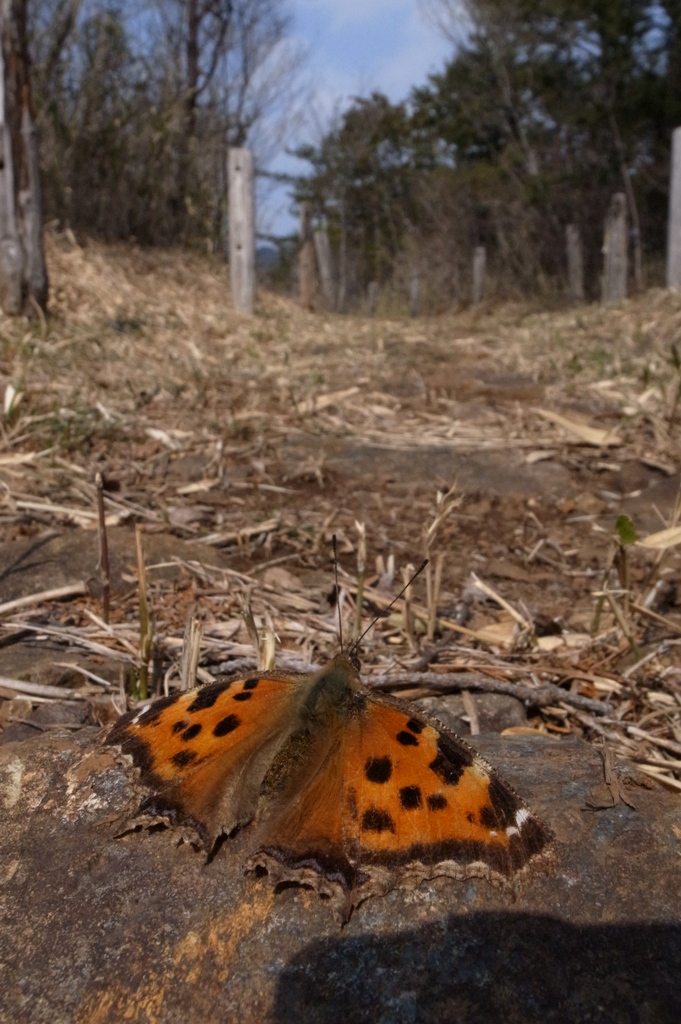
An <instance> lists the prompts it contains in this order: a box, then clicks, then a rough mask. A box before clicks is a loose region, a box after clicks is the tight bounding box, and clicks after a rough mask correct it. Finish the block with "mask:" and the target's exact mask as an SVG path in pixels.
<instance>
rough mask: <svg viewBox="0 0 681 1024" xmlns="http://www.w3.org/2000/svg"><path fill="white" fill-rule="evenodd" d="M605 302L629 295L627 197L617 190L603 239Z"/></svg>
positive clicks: (612, 301)
mask: <svg viewBox="0 0 681 1024" xmlns="http://www.w3.org/2000/svg"><path fill="white" fill-rule="evenodd" d="M603 256H604V263H603V303H604V304H608V303H614V302H621V301H622V299H626V297H627V198H626V196H625V194H624V192H616V193H615V195H614V196H613V197H612V200H611V202H610V209H609V210H608V214H607V217H606V218H605V237H604V241H603Z"/></svg>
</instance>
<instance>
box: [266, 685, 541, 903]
mask: <svg viewBox="0 0 681 1024" xmlns="http://www.w3.org/2000/svg"><path fill="white" fill-rule="evenodd" d="M354 703H355V709H354V712H352V711H351V712H350V714H349V715H348V717H347V720H346V721H345V722H344V724H343V727H342V728H339V729H337V730H335V732H334V734H333V737H332V739H331V742H328V739H329V738H328V736H327V737H326V739H325V741H324V743H323V744H321V754H318V755H317V756H316V763H315V762H314V758H313V762H312V763H314V770H312V771H310V770H308V771H306V773H305V774H304V775H301V776H300V778H299V779H298V780H297V781H296V784H295V786H294V787H293V789H292V796H291V798H290V800H289V801H288V802H287V804H286V805H285V806H284V808H283V809H282V811H281V813H280V815H279V817H278V818H277V819H275V821H274V822H273V824H272V826H271V827H270V829H269V830H268V831H267V833H266V835H265V836H264V838H263V841H262V843H261V845H260V847H259V849H258V850H257V851H256V853H255V854H254V856H253V857H252V858H251V859H250V861H249V866H250V867H255V866H264V867H266V868H267V869H268V870H269V871H270V872H271V873H272V874H273V875H274V876H275V879H277V880H287V879H295V880H298V881H301V882H305V883H308V884H311V885H313V886H314V887H315V888H316V889H318V891H320V892H322V893H324V894H326V895H328V896H331V897H332V898H334V901H335V903H336V906H337V907H338V909H339V911H340V914H341V917H343V918H347V916H348V915H349V913H350V912H351V910H352V907H353V906H356V905H357V904H358V903H360V902H361V901H362V900H364V899H366V898H367V897H368V896H371V895H378V894H381V893H384V892H387V891H388V890H389V889H391V888H393V887H395V886H396V885H398V884H402V883H409V884H416V883H418V882H419V881H421V880H422V879H425V878H433V877H435V876H436V875H448V876H450V877H455V878H464V877H470V876H473V875H482V876H485V877H488V878H492V879H502V880H506V881H508V880H509V879H511V878H512V877H513V876H514V875H515V874H516V873H517V872H519V871H521V870H522V869H524V868H525V867H527V866H528V865H529V864H530V863H531V862H536V861H538V860H540V859H542V858H546V851H547V850H548V848H549V846H550V843H551V840H552V836H551V833H550V831H549V830H548V829H547V828H546V826H545V825H543V824H542V823H541V822H540V821H539V820H538V819H537V818H535V817H534V815H532V814H531V812H530V811H529V810H528V809H527V808H526V807H525V805H524V804H523V803H522V801H521V800H520V798H519V797H518V796H517V795H516V794H515V793H514V792H513V790H512V789H511V788H510V786H508V784H507V783H505V782H504V781H503V780H502V779H501V778H500V777H499V776H498V775H497V774H496V772H494V770H493V769H492V768H491V767H490V766H489V765H488V764H487V763H486V762H485V761H483V759H482V758H481V757H480V756H479V755H478V754H476V753H475V751H473V750H472V749H471V748H470V747H469V746H468V745H467V744H465V743H464V742H463V741H462V740H461V739H459V737H457V736H455V735H453V734H451V733H449V732H447V731H446V730H445V729H444V728H442V727H441V726H438V725H437V724H436V723H435V722H431V721H430V720H429V719H427V718H425V717H424V716H423V715H421V714H420V713H418V712H416V711H415V710H414V709H413V708H411V707H410V706H409V705H408V704H405V703H403V702H402V701H398V700H395V699H394V698H389V697H378V696H374V695H371V694H369V693H366V692H365V693H362V694H357V695H356V696H355V698H354ZM311 766H312V764H310V765H308V768H309V767H311Z"/></svg>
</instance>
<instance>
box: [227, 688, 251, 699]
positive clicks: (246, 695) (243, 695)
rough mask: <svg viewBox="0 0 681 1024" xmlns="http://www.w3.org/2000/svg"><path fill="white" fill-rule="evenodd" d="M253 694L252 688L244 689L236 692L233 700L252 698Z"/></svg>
mask: <svg viewBox="0 0 681 1024" xmlns="http://www.w3.org/2000/svg"><path fill="white" fill-rule="evenodd" d="M252 696H253V694H252V693H251V691H250V690H242V691H241V693H235V694H234V696H233V697H232V700H250V699H251V697H252Z"/></svg>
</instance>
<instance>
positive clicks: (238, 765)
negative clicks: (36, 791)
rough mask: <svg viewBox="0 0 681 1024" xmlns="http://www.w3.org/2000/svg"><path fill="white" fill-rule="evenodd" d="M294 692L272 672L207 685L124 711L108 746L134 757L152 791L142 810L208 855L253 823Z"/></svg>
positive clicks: (294, 685) (290, 679)
mask: <svg viewBox="0 0 681 1024" xmlns="http://www.w3.org/2000/svg"><path fill="white" fill-rule="evenodd" d="M298 689H299V683H298V680H297V679H296V677H294V676H285V675H277V674H276V673H270V674H267V673H262V674H254V675H253V676H251V677H249V678H247V679H238V680H227V681H218V682H215V683H210V684H208V685H207V686H203V687H200V688H199V689H196V690H188V691H186V692H185V693H181V694H178V695H176V696H172V697H165V698H161V699H160V700H156V701H154V702H153V703H150V704H148V705H146V706H145V707H143V708H138V709H135V710H134V711H130V712H128V714H126V715H123V716H122V717H121V718H119V719H118V721H117V722H116V723H115V724H114V726H113V728H112V730H111V732H110V733H109V735H108V736H107V739H106V742H107V743H117V744H120V746H121V749H122V750H123V753H126V754H130V755H132V758H133V761H134V763H135V764H136V765H137V767H138V768H140V771H141V778H142V782H143V783H145V784H146V785H147V786H148V787H149V788H150V789H151V790H152V795H151V796H150V797H148V798H147V799H146V800H145V801H144V803H143V804H142V807H141V808H140V810H142V811H145V812H147V813H150V814H164V815H167V816H169V817H170V818H171V820H172V821H174V822H187V823H189V824H191V825H192V826H193V827H194V828H195V829H196V830H197V832H198V833H199V835H200V837H201V839H202V841H203V843H204V846H205V847H206V848H207V849H210V848H211V847H212V845H213V843H214V841H215V839H216V837H217V836H218V835H219V833H220V832H221V831H223V830H224V831H225V832H230V831H231V830H232V829H233V828H235V827H236V826H237V825H243V824H245V823H246V822H248V821H250V820H251V819H252V818H253V816H254V814H255V811H256V807H257V802H258V797H259V793H260V787H261V784H262V781H263V778H264V777H265V775H266V773H267V769H268V768H269V766H270V764H271V762H272V759H273V758H274V756H275V754H276V751H277V749H278V748H279V746H281V744H282V742H283V741H284V739H285V738H286V736H287V734H288V732H289V731H290V727H291V721H292V719H293V720H294V719H295V713H296V710H295V709H296V696H297V691H298Z"/></svg>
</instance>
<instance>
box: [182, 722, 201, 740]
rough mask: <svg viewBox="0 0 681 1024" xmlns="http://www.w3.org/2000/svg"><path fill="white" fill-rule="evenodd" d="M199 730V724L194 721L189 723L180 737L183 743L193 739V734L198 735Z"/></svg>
mask: <svg viewBox="0 0 681 1024" xmlns="http://www.w3.org/2000/svg"><path fill="white" fill-rule="evenodd" d="M200 732H201V726H200V725H199V723H198V722H195V723H194V725H190V726H189V728H188V729H185V730H184V732H183V733H182V735H181V736H180V739H181V740H184V742H185V743H188V742H189V740H193V739H194V737H195V736H198V735H199V733H200Z"/></svg>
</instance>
